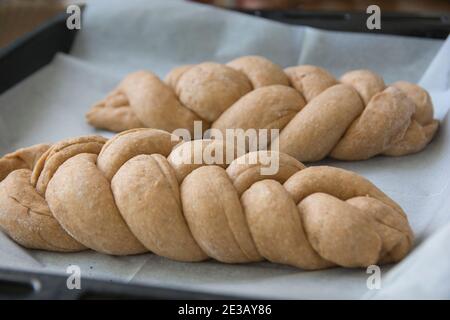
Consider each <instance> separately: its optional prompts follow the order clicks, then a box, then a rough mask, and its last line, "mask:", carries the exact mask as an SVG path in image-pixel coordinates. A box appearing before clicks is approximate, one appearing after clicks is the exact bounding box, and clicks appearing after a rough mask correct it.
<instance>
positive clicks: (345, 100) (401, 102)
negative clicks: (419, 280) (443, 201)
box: [86, 56, 438, 161]
mask: <svg viewBox="0 0 450 320" xmlns="http://www.w3.org/2000/svg"><path fill="white" fill-rule="evenodd" d="M86 117H87V121H88V122H89V123H90V124H91V125H93V126H95V127H99V128H104V129H108V130H112V131H123V130H127V129H131V128H139V127H149V128H158V129H163V130H167V131H169V132H172V131H173V130H175V129H178V128H186V129H188V130H190V131H191V132H192V131H193V124H194V121H195V120H201V121H202V122H203V128H208V127H211V128H217V129H220V130H225V129H227V128H242V129H245V130H246V129H249V128H255V129H262V128H266V129H280V135H279V137H278V143H279V151H281V152H284V153H287V154H289V155H291V156H293V157H295V158H296V159H298V160H299V161H317V160H320V159H323V158H325V157H326V156H331V157H333V158H336V159H341V160H363V159H368V158H370V157H373V156H375V155H378V154H382V155H389V156H401V155H406V154H411V153H415V152H418V151H420V150H422V149H423V148H424V147H425V146H426V145H427V144H428V143H429V142H430V141H431V139H432V138H433V136H434V134H435V133H436V130H437V128H438V121H437V120H433V105H432V102H431V99H430V96H429V94H428V93H427V92H426V91H425V90H424V89H422V88H421V87H419V86H417V85H415V84H412V83H409V82H405V81H399V82H396V83H393V84H391V85H389V86H387V87H386V85H385V84H384V81H383V79H382V78H381V77H380V76H378V75H377V74H375V73H374V72H372V71H369V70H355V71H350V72H348V73H346V74H344V75H343V76H342V77H341V79H340V80H339V81H337V80H336V79H335V78H334V77H333V76H332V75H331V74H330V73H328V72H327V71H326V70H324V69H322V68H319V67H316V66H310V65H302V66H297V67H290V68H287V69H285V70H284V71H283V70H282V69H281V68H280V67H279V66H278V65H276V64H274V63H272V62H271V61H269V60H267V59H265V58H263V57H258V56H246V57H241V58H238V59H236V60H233V61H231V62H229V63H228V64H226V65H222V64H217V63H212V62H205V63H201V64H198V65H188V66H181V67H178V68H175V69H173V70H172V71H171V72H170V73H169V74H168V75H167V77H166V79H165V82H163V81H161V80H160V79H159V78H158V77H157V76H156V75H154V74H152V73H151V72H148V71H139V72H135V73H132V74H130V75H128V76H127V77H126V78H125V79H124V80H123V81H122V82H121V83H120V84H119V86H118V87H117V88H116V89H115V90H113V91H112V92H111V93H110V94H109V95H108V96H107V97H106V99H104V100H103V101H101V102H99V103H97V104H96V105H94V106H93V107H92V109H91V110H90V111H89V112H88V113H87V116H86Z"/></svg>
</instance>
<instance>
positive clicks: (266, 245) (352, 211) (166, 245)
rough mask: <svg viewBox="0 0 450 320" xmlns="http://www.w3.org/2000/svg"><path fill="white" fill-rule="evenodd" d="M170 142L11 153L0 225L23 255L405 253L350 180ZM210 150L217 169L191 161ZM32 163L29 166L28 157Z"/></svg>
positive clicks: (357, 258) (308, 257) (341, 260)
mask: <svg viewBox="0 0 450 320" xmlns="http://www.w3.org/2000/svg"><path fill="white" fill-rule="evenodd" d="M177 143H178V141H177V138H176V137H175V136H173V135H172V134H170V133H168V132H165V131H161V130H157V129H133V130H129V131H126V132H123V133H120V134H118V135H116V136H115V137H113V138H112V139H110V140H109V141H107V140H106V139H104V138H102V137H99V136H85V137H80V138H75V139H69V140H65V141H62V142H59V143H56V144H54V145H52V146H51V147H49V146H45V147H44V146H35V147H31V148H28V149H21V150H19V151H17V152H15V153H12V154H10V155H7V156H5V157H4V158H3V159H1V160H0V172H3V173H5V172H6V171H9V172H10V173H9V175H8V176H7V177H6V178H5V179H4V180H3V181H2V182H0V227H1V229H2V230H4V231H5V232H6V233H7V234H9V236H10V237H11V238H12V239H14V240H15V241H17V242H18V243H20V244H21V245H23V246H25V247H28V248H36V249H44V250H51V251H79V250H83V249H86V248H90V249H93V250H95V251H98V252H102V253H106V254H113V255H128V254H138V253H143V252H147V251H151V252H153V253H155V254H158V255H161V256H164V257H167V258H170V259H174V260H179V261H202V260H205V259H208V258H209V257H210V258H214V259H216V260H219V261H222V262H226V263H246V262H254V261H261V260H263V259H267V260H269V261H272V262H276V263H282V264H287V265H291V266H295V267H299V268H304V269H321V268H327V267H332V266H343V267H365V266H368V265H371V264H376V263H390V262H395V261H399V260H400V259H402V258H403V257H404V256H405V255H406V254H407V253H408V251H409V250H410V249H411V246H412V243H413V234H412V231H411V229H410V227H409V224H408V221H407V218H406V215H405V213H404V212H403V211H402V209H401V208H400V207H399V206H398V205H397V204H396V203H395V202H394V201H392V200H391V199H390V198H389V197H388V196H386V195H385V194H384V193H383V192H381V191H380V190H379V189H378V188H376V187H375V186H374V185H373V184H372V183H370V182H369V181H367V180H366V179H364V178H363V177H361V176H359V175H357V174H355V173H352V172H349V171H346V170H343V169H337V168H332V167H327V166H319V167H310V168H305V166H304V165H303V164H302V163H300V162H298V161H297V160H295V159H294V158H293V157H291V156H289V155H286V154H283V153H279V154H278V153H277V154H276V155H278V156H279V170H278V172H277V173H276V174H274V175H272V176H264V175H261V171H260V169H261V168H262V167H264V166H265V165H267V163H266V164H263V162H261V161H254V162H251V161H249V160H250V158H251V157H254V156H257V158H258V159H259V158H260V157H259V156H260V155H261V154H262V152H263V151H258V152H254V153H249V154H244V155H242V156H240V157H237V156H238V154H239V153H238V152H237V151H235V152H234V153H233V154H232V155H231V157H230V159H232V162H231V164H229V165H227V164H226V163H225V164H220V163H218V162H222V160H224V159H226V157H228V156H230V155H229V154H227V152H229V151H227V150H228V149H227V148H226V145H225V144H224V142H223V141H221V140H194V141H191V142H185V143H183V144H177ZM176 144H177V145H176ZM208 148H210V151H211V150H215V152H216V154H215V155H216V156H218V158H217V159H218V160H217V161H216V163H211V164H208V165H207V164H205V163H198V162H196V163H194V162H193V161H192V159H194V158H195V157H196V156H198V155H199V154H200V155H203V154H204V153H205V152H206V151H207V150H208ZM44 149H46V151H44ZM270 152H272V153H274V152H275V151H270ZM39 156H40V157H39ZM38 157H39V160H38V161H25V162H26V163H27V165H26V166H27V167H26V168H24V167H25V165H23V163H22V162H21V161H22V159H23V158H26V159H36V158H38ZM236 157H237V158H236ZM233 159H234V160H233ZM186 160H190V161H186ZM244 160H245V161H244ZM11 161H13V162H14V165H11V164H10V162H11ZM217 163H218V164H217ZM2 170H3V171H2Z"/></svg>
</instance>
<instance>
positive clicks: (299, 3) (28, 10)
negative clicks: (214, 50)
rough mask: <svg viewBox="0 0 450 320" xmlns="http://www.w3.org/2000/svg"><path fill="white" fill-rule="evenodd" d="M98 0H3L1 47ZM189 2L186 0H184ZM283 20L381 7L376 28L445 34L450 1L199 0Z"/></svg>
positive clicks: (335, 26) (322, 19) (336, 18)
mask: <svg viewBox="0 0 450 320" xmlns="http://www.w3.org/2000/svg"><path fill="white" fill-rule="evenodd" d="M90 1H95V0H85V1H67V0H0V47H4V46H5V45H7V44H8V43H11V42H12V41H13V40H14V39H17V38H18V37H20V36H22V35H24V34H25V33H27V32H30V31H31V30H33V29H34V28H36V27H37V26H38V25H40V24H41V23H43V22H44V21H46V20H48V19H50V18H52V17H53V16H55V15H57V14H61V13H65V8H66V7H67V5H68V3H76V4H83V3H87V4H88V3H89V2H90ZM186 1H188V0H186ZM193 2H200V3H204V4H209V5H213V6H218V7H222V8H226V9H229V10H238V11H241V12H244V13H247V14H252V15H257V16H260V17H263V18H268V19H272V20H277V21H280V22H285V23H290V24H297V25H308V26H312V27H316V28H322V29H328V30H341V31H357V32H367V31H368V30H367V28H365V20H366V19H367V14H366V8H367V7H368V6H369V5H372V4H376V5H378V6H379V7H380V8H381V12H382V18H381V19H382V30H375V31H374V32H380V33H388V34H400V35H410V36H420V37H431V38H446V37H447V35H448V33H449V31H450V21H449V19H450V18H449V15H450V0H195V1H193Z"/></svg>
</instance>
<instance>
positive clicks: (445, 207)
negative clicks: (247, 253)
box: [0, 0, 450, 298]
mask: <svg viewBox="0 0 450 320" xmlns="http://www.w3.org/2000/svg"><path fill="white" fill-rule="evenodd" d="M247 54H259V55H263V56H265V57H267V58H269V59H271V60H273V61H274V62H276V63H278V64H280V65H282V66H290V65H296V64H316V65H319V66H322V67H325V68H327V69H328V70H329V71H331V72H332V73H333V74H334V75H335V76H336V77H338V76H340V75H341V74H342V73H344V72H345V71H348V70H350V69H356V68H369V69H373V70H375V71H376V72H378V73H380V74H381V75H382V76H383V77H384V79H385V81H386V83H389V82H393V81H396V80H408V81H412V82H419V83H420V84H421V85H423V86H424V87H425V88H427V89H428V90H429V91H430V93H431V95H432V98H433V102H434V105H435V109H436V116H437V117H438V118H439V119H441V120H442V125H441V128H440V131H439V133H438V135H437V136H436V138H435V139H434V141H433V142H432V143H431V144H430V145H429V146H428V147H427V148H426V150H425V151H423V152H421V153H419V154H415V155H410V156H406V157H401V158H389V157H376V158H374V159H371V160H368V161H361V162H338V161H331V160H325V161H324V163H327V164H330V165H334V166H338V167H342V168H346V169H350V170H354V171H356V172H358V173H360V174H362V175H364V176H366V177H367V178H369V179H370V180H372V181H373V182H374V183H375V184H376V185H377V186H379V187H380V188H381V189H382V190H383V191H385V192H386V193H387V194H388V195H389V196H391V197H392V198H393V199H395V200H396V201H397V202H398V203H399V204H400V205H401V206H402V207H403V208H404V209H405V211H406V212H407V214H408V217H409V219H410V222H411V225H412V227H413V229H414V231H415V234H416V236H417V241H416V248H415V249H414V250H413V252H412V253H411V254H410V255H409V256H408V257H407V258H406V259H404V260H403V261H402V262H401V263H399V264H397V265H394V266H386V267H383V268H382V288H381V289H380V290H368V288H367V286H366V280H367V277H368V276H369V275H368V274H366V273H365V270H361V269H355V270H353V269H351V270H350V269H343V268H335V269H330V270H323V271H314V272H306V271H302V270H298V269H294V268H290V267H286V266H280V265H275V264H270V263H257V264H247V265H225V264H221V263H217V262H214V261H208V262H203V263H180V262H174V261H170V260H168V259H165V258H161V257H158V256H156V255H152V254H146V255H140V256H130V257H112V256H106V255H102V254H98V253H94V252H83V253H76V254H58V253H49V252H43V251H36V250H26V249H24V248H21V247H20V246H18V245H17V244H15V243H14V242H13V241H11V240H10V239H9V238H8V237H7V236H5V235H3V234H1V233H0V267H6V268H14V269H26V270H33V271H40V272H56V273H64V272H65V270H66V268H67V266H69V265H70V264H76V265H79V266H80V267H81V270H82V276H85V277H96V278H103V279H108V280H109V279H114V280H120V281H126V282H128V281H129V282H138V283H144V284H154V285H160V286H165V287H178V288H188V289H191V290H198V291H207V292H216V293H222V294H230V295H236V296H247V297H255V298H258V297H261V298H431V297H435V298H436V297H437V298H450V282H449V279H450V250H449V249H448V243H449V241H450V205H449V204H450V189H449V182H450V170H448V164H449V163H450V132H449V129H450V128H449V123H448V120H447V111H448V108H449V106H450V89H449V87H450V85H449V83H450V59H449V58H450V40H449V39H447V41H446V42H444V41H439V40H429V39H417V38H406V37H396V36H380V35H368V34H365V35H361V34H352V33H342V32H328V31H321V30H316V29H312V28H305V27H296V26H288V25H283V24H279V23H276V22H271V21H267V20H262V19H259V18H255V17H250V16H247V15H243V14H238V13H233V12H228V11H224V10H220V9H214V8H212V7H209V6H202V5H196V4H191V3H186V2H179V1H167V0H161V1H147V0H135V1H127V2H125V1H118V0H113V1H111V0H108V1H106V0H96V1H90V2H89V3H88V8H87V11H86V15H85V16H84V19H83V20H82V29H81V31H80V33H79V35H78V37H77V40H76V43H75V45H74V48H73V50H72V53H71V54H70V55H64V54H59V55H58V56H57V57H56V58H55V59H54V61H53V62H52V63H50V64H49V65H48V66H46V67H44V68H43V69H41V70H40V71H38V72H37V73H35V74H33V75H32V76H31V77H29V78H27V79H26V80H25V81H23V82H22V83H20V84H18V85H17V86H15V87H14V88H12V89H11V90H9V91H7V92H6V93H4V94H3V95H2V96H0V154H4V153H6V152H9V151H13V150H14V149H16V148H19V147H25V146H28V145H31V144H35V143H40V142H47V141H48V142H52V141H58V140H60V139H63V138H67V137H72V136H76V135H83V134H91V133H94V132H95V133H100V134H104V135H105V136H111V135H112V134H111V133H108V132H103V131H96V130H95V129H93V128H91V127H90V126H88V125H87V124H86V123H85V120H84V113H85V112H86V111H87V110H88V109H89V107H90V105H91V104H92V103H94V102H96V101H97V100H98V99H100V98H102V97H103V96H104V95H105V94H106V93H107V92H108V91H109V90H111V89H112V88H113V87H114V86H115V85H116V84H117V82H118V81H119V80H120V79H121V78H122V77H123V76H124V75H126V74H127V73H128V72H131V71H135V70H138V69H150V70H152V71H154V72H156V73H157V74H159V75H160V76H164V75H165V73H166V72H168V71H169V70H170V68H172V67H174V66H176V65H179V64H184V63H196V62H200V61H205V60H211V61H217V62H226V61H229V60H231V59H233V58H235V57H238V56H241V55H247Z"/></svg>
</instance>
